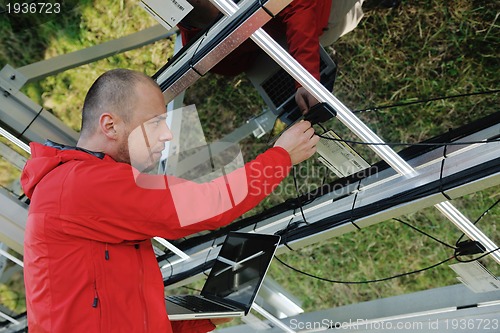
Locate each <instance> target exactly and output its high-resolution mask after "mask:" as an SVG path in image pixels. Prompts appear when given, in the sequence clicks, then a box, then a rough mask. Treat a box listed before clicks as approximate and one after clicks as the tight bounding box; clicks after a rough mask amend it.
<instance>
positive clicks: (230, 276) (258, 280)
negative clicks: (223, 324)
mask: <svg viewBox="0 0 500 333" xmlns="http://www.w3.org/2000/svg"><path fill="white" fill-rule="evenodd" d="M279 240H280V237H279V236H277V235H264V234H249V233H236V232H231V233H229V234H228V236H227V238H226V241H225V242H224V244H223V245H222V248H221V250H220V252H219V255H218V257H217V259H216V261H215V263H214V266H213V267H212V270H211V271H210V275H209V276H208V279H207V281H206V282H205V285H204V287H203V290H202V292H201V295H203V296H205V297H208V298H213V297H215V298H219V299H220V298H223V299H224V301H227V302H228V303H230V304H233V305H235V306H237V307H239V308H244V309H245V313H248V311H249V310H250V307H251V306H252V304H253V301H254V299H255V297H256V296H257V293H258V291H259V288H260V285H261V284H262V281H263V279H264V277H265V275H266V272H267V269H268V268H269V264H270V263H271V260H272V258H273V256H274V253H275V251H276V247H277V246H278V244H279Z"/></svg>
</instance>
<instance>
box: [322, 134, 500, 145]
mask: <svg viewBox="0 0 500 333" xmlns="http://www.w3.org/2000/svg"><path fill="white" fill-rule="evenodd" d="M318 136H319V137H320V138H322V139H326V140H331V141H339V142H345V143H351V144H358V145H366V146H446V145H448V146H462V145H472V144H478V143H493V142H500V139H494V140H485V141H463V142H415V143H411V142H363V141H354V140H345V139H337V138H330V137H328V136H324V135H322V134H318Z"/></svg>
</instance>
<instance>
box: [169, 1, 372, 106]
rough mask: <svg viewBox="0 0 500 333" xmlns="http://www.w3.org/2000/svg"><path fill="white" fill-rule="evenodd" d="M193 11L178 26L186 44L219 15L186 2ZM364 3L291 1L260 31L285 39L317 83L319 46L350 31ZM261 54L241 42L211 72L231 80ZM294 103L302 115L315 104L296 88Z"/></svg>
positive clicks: (250, 44)
mask: <svg viewBox="0 0 500 333" xmlns="http://www.w3.org/2000/svg"><path fill="white" fill-rule="evenodd" d="M188 1H189V2H190V3H191V4H192V5H193V7H194V8H193V10H192V11H191V12H190V13H189V14H188V15H187V16H186V17H185V18H184V19H183V20H182V21H181V23H180V24H179V25H178V27H179V30H180V32H181V36H182V41H183V43H184V44H186V43H187V42H188V41H190V40H191V39H192V38H194V37H195V36H197V35H198V33H199V32H200V31H201V30H203V29H204V28H206V27H207V26H209V25H210V24H211V23H212V22H213V20H214V19H215V18H216V17H217V15H218V14H219V11H218V10H217V8H215V7H214V6H213V5H212V4H211V2H210V1H209V0H188ZM363 1H364V0H293V1H292V2H291V3H290V5H288V6H287V7H285V8H284V9H283V10H282V11H281V12H280V13H279V14H278V15H276V17H275V18H273V19H271V20H270V21H269V22H268V23H267V24H266V25H265V26H264V30H265V31H266V32H267V33H269V35H270V36H271V37H273V38H275V39H277V40H282V39H283V38H285V37H286V43H287V46H288V51H289V52H290V54H291V55H292V56H293V57H294V58H295V59H296V60H297V61H298V62H299V63H300V64H301V65H302V66H303V67H304V68H305V69H306V70H307V71H308V72H309V73H311V74H312V75H313V76H314V77H315V78H316V79H317V80H319V79H320V53H319V47H320V44H321V45H323V46H329V45H331V44H333V43H334V42H335V41H336V40H337V39H338V38H339V37H340V36H343V35H345V34H346V33H348V32H349V31H351V30H353V29H354V28H355V27H356V26H357V24H358V23H359V21H360V20H361V18H362V17H363V11H362V8H361V6H362V4H363ZM260 52H262V50H261V49H260V48H259V47H258V46H257V45H256V44H255V43H254V42H253V41H251V40H247V41H245V42H244V43H243V44H242V45H240V46H239V47H238V48H237V49H235V50H234V51H233V52H232V53H231V54H229V55H228V56H227V57H226V58H224V59H223V60H222V61H221V62H219V63H218V64H217V65H216V66H214V68H212V70H211V72H213V73H217V74H222V75H229V76H234V75H237V74H239V73H241V72H244V71H246V70H247V69H249V68H250V67H251V66H252V64H253V62H254V60H255V59H256V57H257V55H258V54H259V53H260ZM296 87H297V92H296V94H295V101H296V102H297V104H298V106H299V108H300V110H301V111H302V112H303V113H305V112H307V111H308V110H309V107H311V106H313V105H314V104H316V103H318V101H317V100H316V99H315V98H314V97H313V96H312V95H311V94H309V92H308V91H307V90H306V89H305V88H303V87H301V86H300V85H299V84H298V83H297V84H296Z"/></svg>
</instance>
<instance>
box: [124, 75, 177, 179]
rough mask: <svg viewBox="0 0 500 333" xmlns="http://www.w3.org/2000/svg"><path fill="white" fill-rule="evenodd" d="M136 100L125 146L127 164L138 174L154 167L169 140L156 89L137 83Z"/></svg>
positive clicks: (164, 113) (170, 137) (168, 130)
mask: <svg viewBox="0 0 500 333" xmlns="http://www.w3.org/2000/svg"><path fill="white" fill-rule="evenodd" d="M136 92H137V98H136V102H135V107H134V114H133V115H132V117H131V120H130V124H129V125H130V126H129V127H128V128H129V133H130V134H129V135H128V138H126V139H125V140H127V142H124V143H123V145H124V146H125V145H126V146H127V148H128V154H129V157H130V164H131V165H132V166H134V167H135V168H136V169H138V170H139V171H148V170H150V169H152V168H154V167H155V166H156V165H157V163H158V162H159V160H160V157H161V154H162V151H163V150H164V148H165V142H166V141H170V140H172V132H171V131H170V129H169V128H168V126H167V123H166V118H167V113H166V108H165V102H164V99H163V95H162V93H161V91H160V89H159V88H157V87H154V86H152V85H149V84H142V83H140V84H139V85H137V87H136Z"/></svg>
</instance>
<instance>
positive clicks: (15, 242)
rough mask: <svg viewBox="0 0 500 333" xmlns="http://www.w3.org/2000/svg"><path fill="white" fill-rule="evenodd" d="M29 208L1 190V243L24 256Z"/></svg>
mask: <svg viewBox="0 0 500 333" xmlns="http://www.w3.org/2000/svg"><path fill="white" fill-rule="evenodd" d="M27 218H28V206H27V205H26V204H24V203H22V202H21V201H19V199H18V198H17V197H15V196H13V195H12V194H11V193H9V192H7V191H5V190H4V189H0V242H3V243H5V244H7V246H8V247H10V248H11V249H13V250H14V251H16V252H17V253H20V254H23V243H24V230H25V229H26V219H27Z"/></svg>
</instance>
